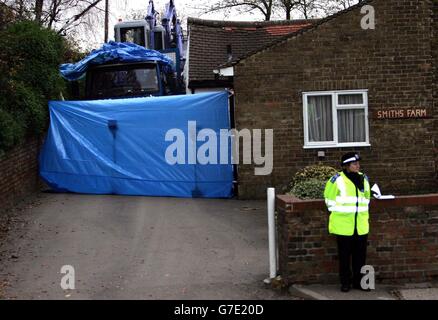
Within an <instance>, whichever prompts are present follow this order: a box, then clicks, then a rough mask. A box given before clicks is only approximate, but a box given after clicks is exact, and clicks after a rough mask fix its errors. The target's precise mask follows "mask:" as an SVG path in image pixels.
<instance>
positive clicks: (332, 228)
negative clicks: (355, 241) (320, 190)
mask: <svg viewBox="0 0 438 320" xmlns="http://www.w3.org/2000/svg"><path fill="white" fill-rule="evenodd" d="M359 174H360V175H363V176H364V190H359V189H358V188H357V187H356V185H355V184H354V183H353V182H352V181H351V180H350V179H349V178H347V176H346V175H345V174H344V173H343V172H339V173H338V174H336V175H335V176H333V177H332V178H331V179H330V180H329V181H327V184H326V186H325V190H324V198H325V203H326V205H327V208H328V210H329V211H330V217H329V233H331V234H336V235H342V236H352V235H353V234H354V230H355V229H357V233H358V235H365V234H368V232H369V223H368V220H369V213H368V210H369V203H370V197H371V190H370V183H369V180H368V177H367V176H366V175H364V174H363V173H359Z"/></svg>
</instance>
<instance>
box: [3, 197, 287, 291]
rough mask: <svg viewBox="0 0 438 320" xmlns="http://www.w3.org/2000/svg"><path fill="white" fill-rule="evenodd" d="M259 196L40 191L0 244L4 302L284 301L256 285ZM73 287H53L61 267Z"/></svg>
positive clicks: (264, 251)
mask: <svg viewBox="0 0 438 320" xmlns="http://www.w3.org/2000/svg"><path fill="white" fill-rule="evenodd" d="M265 208H266V205H265V202H264V201H239V200H218V199H213V200H212V199H176V198H147V197H122V196H91V195H74V194H50V193H46V194H41V195H40V196H39V197H38V201H37V204H36V205H35V206H29V207H28V208H26V209H25V210H23V211H20V212H18V213H15V214H14V215H15V216H16V217H17V218H18V220H17V221H16V222H15V223H14V227H13V228H12V229H11V230H10V231H9V232H8V235H7V237H6V239H5V240H4V241H3V243H2V245H1V248H0V257H1V262H0V281H2V282H3V284H4V286H3V295H4V297H5V298H9V299H289V297H287V296H283V295H280V294H279V293H277V292H275V291H272V290H271V289H268V288H265V286H264V284H263V279H264V278H266V277H267V275H268V270H269V266H268V240H267V218H266V209H265ZM64 265H71V266H73V267H74V270H75V278H76V281H75V286H76V288H75V290H68V291H65V290H63V289H62V288H61V286H60V283H61V277H62V276H63V275H62V274H61V273H60V270H61V267H62V266H64Z"/></svg>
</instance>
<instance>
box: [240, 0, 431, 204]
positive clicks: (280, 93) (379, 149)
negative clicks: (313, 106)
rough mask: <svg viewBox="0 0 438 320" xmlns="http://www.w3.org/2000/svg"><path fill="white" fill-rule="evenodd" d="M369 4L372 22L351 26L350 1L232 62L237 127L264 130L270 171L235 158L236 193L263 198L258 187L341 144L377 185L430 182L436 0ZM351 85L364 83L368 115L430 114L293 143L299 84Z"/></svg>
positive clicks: (415, 188) (329, 160)
mask: <svg viewBox="0 0 438 320" xmlns="http://www.w3.org/2000/svg"><path fill="white" fill-rule="evenodd" d="M370 4H372V5H373V6H374V8H375V12H376V20H377V21H376V29H375V30H362V29H361V27H360V21H361V18H362V17H363V16H362V15H361V13H360V8H356V9H353V10H350V11H347V12H345V13H342V14H340V15H336V16H335V17H333V18H331V19H328V20H327V21H325V22H323V23H322V24H320V25H318V26H317V27H316V28H314V29H311V30H308V31H306V32H304V33H302V34H299V35H297V36H295V37H292V38H289V39H288V40H287V41H285V42H282V43H280V44H277V45H275V46H273V47H270V48H268V49H266V50H264V51H261V52H259V53H257V54H255V55H252V56H250V57H248V58H247V59H244V60H242V61H241V62H240V63H238V64H237V65H236V66H235V79H234V87H235V92H236V127H237V129H239V130H241V129H243V128H248V129H254V128H259V129H265V128H266V129H271V128H273V129H274V170H273V173H272V175H270V176H255V175H254V167H253V165H242V164H241V165H239V179H238V180H239V196H240V198H264V197H265V194H266V188H267V187H276V188H279V189H281V188H282V187H283V186H285V185H286V184H287V183H288V182H289V181H290V179H291V177H292V176H293V174H294V173H295V172H296V171H298V170H299V169H301V168H302V167H304V166H306V165H309V164H315V163H317V162H319V159H318V157H317V151H319V150H321V151H325V153H326V158H325V159H323V160H322V161H321V162H322V163H323V164H327V165H331V166H334V167H338V163H339V159H340V157H341V155H342V154H343V153H345V152H348V151H357V152H359V153H360V154H361V155H362V157H363V159H364V160H363V161H362V167H363V171H364V172H366V173H367V174H368V175H369V176H370V179H371V180H372V181H371V182H372V183H373V182H378V183H379V185H380V186H381V189H382V190H383V191H384V192H387V193H393V194H412V193H428V192H435V191H436V190H437V189H438V183H437V170H436V168H437V151H436V149H435V148H436V147H435V146H436V142H435V139H436V138H437V112H436V109H437V103H436V102H435V104H434V92H435V99H436V96H437V93H436V91H437V90H435V91H434V86H435V88H436V83H435V84H434V72H433V70H434V69H433V68H434V67H435V66H434V63H436V62H437V61H436V59H437V57H436V55H435V56H434V53H436V50H435V52H434V53H433V49H434V48H433V46H432V44H433V41H432V39H434V38H433V28H434V27H435V28H436V26H437V24H438V23H437V22H436V20H435V24H434V20H433V19H431V17H432V12H433V11H432V9H433V7H432V5H435V7H434V9H435V13H436V12H437V4H436V1H433V2H432V1H426V0H423V1H411V0H374V1H372V2H370ZM435 31H436V30H435ZM435 43H436V38H435ZM435 49H436V47H435ZM355 89H368V90H369V93H368V95H369V113H370V115H371V114H373V112H375V111H376V110H378V109H380V108H394V107H397V108H398V107H400V108H402V107H422V108H427V109H428V111H429V112H430V114H431V115H432V117H431V118H429V119H392V120H388V119H386V120H377V119H374V118H370V119H369V129H370V144H371V147H362V148H333V149H329V148H319V149H303V145H304V130H303V101H302V93H303V92H306V91H327V90H355Z"/></svg>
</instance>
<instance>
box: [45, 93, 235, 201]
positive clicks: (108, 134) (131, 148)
mask: <svg viewBox="0 0 438 320" xmlns="http://www.w3.org/2000/svg"><path fill="white" fill-rule="evenodd" d="M49 111H50V128H49V131H48V134H47V137H46V140H45V142H44V145H43V148H42V151H41V154H40V175H41V177H42V178H43V179H44V180H45V181H46V182H47V183H48V185H49V186H50V187H51V188H52V189H54V190H55V191H60V192H76V193H89V194H122V195H146V196H176V197H208V198H212V197H214V198H228V197H231V196H232V185H233V166H232V164H231V161H229V159H230V158H231V154H228V153H231V152H227V154H228V156H227V159H228V161H227V163H228V164H212V163H209V164H206V165H204V164H199V163H197V164H190V163H189V150H195V149H196V150H198V151H200V150H204V151H205V150H206V148H204V149H202V146H203V145H204V146H205V144H206V142H208V141H210V138H208V137H207V138H204V139H203V140H202V139H200V138H199V137H198V139H197V140H198V141H197V142H195V143H196V145H195V147H194V148H193V147H190V145H191V144H190V143H189V140H190V136H189V125H188V121H196V132H197V133H199V132H200V131H201V130H202V129H207V128H208V129H212V130H214V132H215V133H216V138H217V148H216V149H214V148H211V150H216V151H217V156H216V157H215V158H217V159H218V160H217V163H220V150H221V148H220V134H221V133H220V129H230V121H229V112H228V92H226V91H224V92H219V93H202V94H195V95H181V96H165V97H148V98H131V99H118V100H95V101H51V102H50V103H49ZM170 129H179V130H180V132H181V134H182V133H184V136H183V137H182V138H183V139H181V140H180V142H181V141H183V142H184V147H183V150H184V153H185V154H182V155H183V159H185V160H184V163H185V164H174V165H171V164H169V163H168V160H166V150H168V149H169V147H170V146H171V145H172V144H174V142H175V141H176V140H177V138H176V137H174V138H168V139H167V140H169V141H166V133H167V132H168V130H170ZM211 132H212V131H211ZM171 136H172V135H171ZM192 137H193V135H192ZM213 140H214V139H213ZM190 141H193V140H190ZM228 142H229V145H230V146H231V142H230V141H228ZM192 146H193V145H192ZM207 149H208V148H207ZM180 150H181V149H180ZM196 150H195V152H196ZM211 150H210V151H206V152H205V153H204V154H206V155H207V156H209V155H210V152H211ZM222 150H223V147H222ZM228 150H231V147H230V148H228ZM172 154H173V155H177V152H175V150H173V152H172ZM180 154H181V153H180ZM190 154H191V155H193V154H194V153H193V151H192V152H191V153H190ZM211 154H213V153H211ZM213 163H214V162H213Z"/></svg>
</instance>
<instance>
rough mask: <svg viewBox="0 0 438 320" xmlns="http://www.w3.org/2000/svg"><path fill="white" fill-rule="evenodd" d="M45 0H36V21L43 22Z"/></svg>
mask: <svg viewBox="0 0 438 320" xmlns="http://www.w3.org/2000/svg"><path fill="white" fill-rule="evenodd" d="M43 4H44V0H35V21H36V22H38V23H39V24H41V16H42V14H43Z"/></svg>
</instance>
